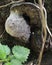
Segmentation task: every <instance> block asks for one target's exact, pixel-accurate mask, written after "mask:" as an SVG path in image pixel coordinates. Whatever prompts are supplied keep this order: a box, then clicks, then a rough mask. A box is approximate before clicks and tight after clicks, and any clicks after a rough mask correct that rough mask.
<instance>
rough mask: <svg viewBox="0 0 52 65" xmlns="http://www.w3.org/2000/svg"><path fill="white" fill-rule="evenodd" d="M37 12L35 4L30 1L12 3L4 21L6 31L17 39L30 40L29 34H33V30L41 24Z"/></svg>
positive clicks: (26, 41)
mask: <svg viewBox="0 0 52 65" xmlns="http://www.w3.org/2000/svg"><path fill="white" fill-rule="evenodd" d="M39 12H40V10H39V9H38V7H37V5H35V4H33V3H30V2H19V3H15V4H13V5H12V6H11V9H10V15H9V17H8V18H7V20H6V22H5V30H6V32H7V33H8V34H9V35H11V36H13V37H15V38H17V39H19V41H23V42H24V43H28V41H29V42H30V41H31V40H30V39H31V38H30V37H31V35H32V34H33V35H34V32H35V31H36V30H37V29H39V28H40V26H41V23H40V22H41V21H40V16H39ZM36 28H37V29H36ZM29 44H31V42H30V43H29ZM33 44H34V48H35V47H36V45H35V44H36V43H35V42H34V43H33ZM19 45H20V44H19ZM31 46H32V44H31ZM38 46H39V45H38Z"/></svg>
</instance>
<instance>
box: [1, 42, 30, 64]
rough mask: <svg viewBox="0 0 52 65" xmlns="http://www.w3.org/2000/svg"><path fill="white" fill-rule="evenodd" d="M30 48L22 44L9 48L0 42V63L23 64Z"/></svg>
mask: <svg viewBox="0 0 52 65" xmlns="http://www.w3.org/2000/svg"><path fill="white" fill-rule="evenodd" d="M29 54H30V50H29V49H27V48H25V47H23V46H17V45H16V46H14V47H13V48H12V51H11V49H10V48H9V47H8V46H7V45H2V44H1V43H0V63H3V64H4V65H23V63H24V62H25V61H27V59H28V56H29Z"/></svg>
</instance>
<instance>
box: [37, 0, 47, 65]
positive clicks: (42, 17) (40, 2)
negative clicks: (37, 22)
mask: <svg viewBox="0 0 52 65" xmlns="http://www.w3.org/2000/svg"><path fill="white" fill-rule="evenodd" d="M38 2H39V6H40V11H41V13H40V14H41V23H42V32H44V36H43V40H42V41H43V43H42V48H41V51H40V55H39V58H38V64H37V65H40V64H41V60H42V55H43V51H44V46H45V42H46V37H47V32H46V24H47V23H46V19H45V17H44V12H43V8H42V6H43V5H42V0H38Z"/></svg>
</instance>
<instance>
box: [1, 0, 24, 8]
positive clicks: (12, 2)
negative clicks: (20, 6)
mask: <svg viewBox="0 0 52 65" xmlns="http://www.w3.org/2000/svg"><path fill="white" fill-rule="evenodd" d="M21 1H24V0H21ZM21 1H13V0H11V2H10V3H8V4H6V5H2V6H0V9H1V8H4V7H7V6H9V5H11V4H14V3H19V2H21Z"/></svg>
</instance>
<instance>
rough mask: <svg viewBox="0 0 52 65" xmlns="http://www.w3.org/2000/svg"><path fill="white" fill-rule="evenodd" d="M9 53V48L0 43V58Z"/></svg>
mask: <svg viewBox="0 0 52 65" xmlns="http://www.w3.org/2000/svg"><path fill="white" fill-rule="evenodd" d="M9 54H10V49H9V47H8V46H7V45H2V44H1V43H0V59H5V58H6V56H7V55H9Z"/></svg>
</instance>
